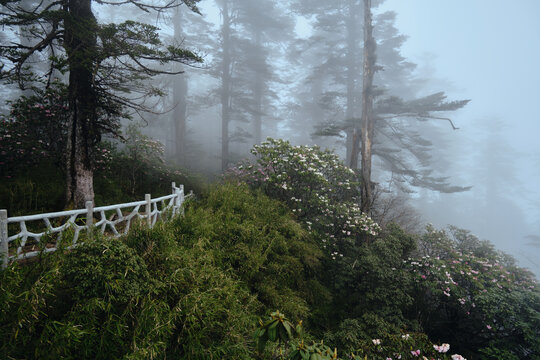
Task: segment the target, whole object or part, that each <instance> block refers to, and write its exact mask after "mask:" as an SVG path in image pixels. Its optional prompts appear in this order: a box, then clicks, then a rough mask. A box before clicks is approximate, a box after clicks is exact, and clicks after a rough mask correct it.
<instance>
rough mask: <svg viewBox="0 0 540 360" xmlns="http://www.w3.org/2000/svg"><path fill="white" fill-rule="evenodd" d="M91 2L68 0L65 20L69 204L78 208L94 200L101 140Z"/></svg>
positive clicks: (87, 0)
mask: <svg viewBox="0 0 540 360" xmlns="http://www.w3.org/2000/svg"><path fill="white" fill-rule="evenodd" d="M91 5H92V2H91V0H68V1H67V2H66V18H65V20H64V22H65V25H64V26H65V35H64V49H65V51H66V54H67V60H68V65H69V86H68V91H69V107H70V110H71V114H70V116H71V119H70V121H69V128H68V139H67V153H66V155H67V156H66V165H67V172H66V175H67V191H66V201H67V204H66V205H67V206H68V207H75V208H82V207H84V204H85V201H87V200H92V201H93V200H94V186H93V170H92V149H93V147H94V145H95V143H96V142H97V141H98V140H99V132H98V131H97V129H96V121H95V120H96V116H97V114H96V107H97V100H96V99H97V97H96V91H95V86H94V76H93V67H94V63H95V61H94V59H95V58H96V35H97V23H96V19H95V17H94V14H93V13H92V7H91Z"/></svg>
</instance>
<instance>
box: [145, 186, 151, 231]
mask: <svg viewBox="0 0 540 360" xmlns="http://www.w3.org/2000/svg"><path fill="white" fill-rule="evenodd" d="M144 201H146V224H147V225H148V227H149V228H151V227H152V197H151V196H150V194H145V195H144Z"/></svg>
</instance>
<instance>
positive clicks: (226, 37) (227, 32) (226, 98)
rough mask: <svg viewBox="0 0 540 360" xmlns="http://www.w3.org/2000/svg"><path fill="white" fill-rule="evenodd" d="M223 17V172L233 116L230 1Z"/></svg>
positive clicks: (225, 6)
mask: <svg viewBox="0 0 540 360" xmlns="http://www.w3.org/2000/svg"><path fill="white" fill-rule="evenodd" d="M221 16H222V17H223V24H222V27H221V36H222V39H223V49H222V51H223V59H222V64H221V170H222V171H225V170H227V168H228V166H229V122H230V116H231V114H230V107H231V92H230V90H231V54H230V51H231V49H230V36H231V23H230V22H231V20H230V17H229V7H228V0H225V1H223V6H222V8H221Z"/></svg>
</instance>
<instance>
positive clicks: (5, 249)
mask: <svg viewBox="0 0 540 360" xmlns="http://www.w3.org/2000/svg"><path fill="white" fill-rule="evenodd" d="M184 199H185V196H184V185H179V186H178V187H176V184H175V183H174V182H173V183H172V194H170V195H165V196H162V197H159V198H156V199H152V198H151V196H150V194H146V195H145V199H144V200H142V201H134V202H130V203H125V204H116V205H108V206H99V207H94V206H93V203H92V201H87V202H86V209H78V210H69V211H59V212H53V213H47V214H37V215H29V216H14V217H8V216H7V210H0V261H1V267H2V268H5V267H6V266H7V264H8V263H9V262H10V261H15V260H21V259H28V258H32V257H35V256H37V255H38V254H40V253H41V252H51V251H55V250H56V249H57V247H58V246H59V245H60V242H61V241H65V239H64V236H63V235H64V232H65V231H66V230H68V229H72V231H73V237H72V238H71V244H69V245H67V247H68V248H69V247H73V246H75V245H76V244H77V241H78V239H79V234H80V232H81V231H82V230H84V231H86V232H87V234H88V236H92V234H93V233H94V232H95V231H100V232H101V234H105V233H106V232H107V234H108V235H111V236H114V237H118V236H121V235H124V234H127V233H128V231H129V228H130V226H131V223H132V220H133V219H134V218H135V219H144V221H146V224H147V225H148V226H149V227H152V226H154V224H155V223H156V221H157V220H158V219H162V220H166V216H169V215H170V216H171V217H172V216H174V215H176V214H179V213H182V212H183V209H182V205H183V202H184ZM141 207H144V211H140V210H141ZM94 219H99V220H97V221H96V222H94ZM39 221H42V224H41V226H40V225H39ZM35 222H38V224H37V225H33V226H32V229H39V230H33V231H30V230H29V229H28V224H29V223H32V224H36V223H35ZM59 223H61V225H57V226H53V224H59ZM9 224H18V225H19V226H18V227H19V230H18V232H17V233H16V234H13V235H9V228H8V225H9ZM52 234H57V235H56V240H54V239H53V238H54V236H51V235H52ZM43 236H46V239H48V240H49V241H44V243H42V240H43V239H42V238H43ZM51 240H52V241H54V242H51ZM10 243H13V244H15V246H10Z"/></svg>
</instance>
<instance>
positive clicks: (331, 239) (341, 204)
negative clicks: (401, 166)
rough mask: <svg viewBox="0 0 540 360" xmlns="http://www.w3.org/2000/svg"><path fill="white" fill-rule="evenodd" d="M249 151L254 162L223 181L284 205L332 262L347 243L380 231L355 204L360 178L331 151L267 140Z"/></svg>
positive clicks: (243, 164) (358, 240) (241, 166)
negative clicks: (233, 181)
mask: <svg viewBox="0 0 540 360" xmlns="http://www.w3.org/2000/svg"><path fill="white" fill-rule="evenodd" d="M251 152H252V154H253V155H255V157H256V161H255V163H252V162H248V161H245V162H243V163H240V164H238V165H237V166H235V167H233V168H231V169H230V170H229V172H228V174H227V177H228V178H232V179H239V180H241V181H244V182H246V183H248V184H250V185H251V186H252V187H255V188H261V189H263V190H264V191H265V193H266V194H267V195H269V196H271V197H273V198H277V199H278V200H281V201H282V202H284V203H285V204H287V205H288V207H289V208H290V209H291V210H292V212H293V213H294V214H296V218H297V219H298V220H299V221H301V222H302V223H303V224H304V225H305V226H306V227H307V228H308V230H309V231H310V232H311V233H312V234H313V235H315V236H316V238H318V239H319V241H321V242H322V246H323V248H325V249H327V250H328V252H329V253H330V254H331V256H332V257H333V258H334V259H336V258H339V257H342V256H343V253H344V251H343V247H344V246H345V245H346V244H347V243H349V244H351V243H353V244H354V243H357V242H360V241H362V240H363V239H366V238H367V237H369V236H375V235H377V234H378V233H379V231H380V227H379V225H378V224H377V223H375V221H373V220H372V219H371V218H370V217H369V216H367V215H366V214H364V213H362V212H361V211H360V207H359V206H358V204H359V203H360V187H359V176H358V174H356V172H355V171H354V170H352V169H350V168H348V167H347V166H345V165H344V164H343V163H342V162H341V160H339V158H338V156H337V155H336V154H334V153H333V152H331V151H328V150H325V151H323V150H321V149H320V148H319V147H316V146H315V147H309V146H293V145H291V144H290V143H289V142H288V141H284V140H279V139H278V140H275V139H271V138H268V139H267V141H265V142H263V143H262V144H261V145H255V146H254V147H253V149H252V150H251Z"/></svg>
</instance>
